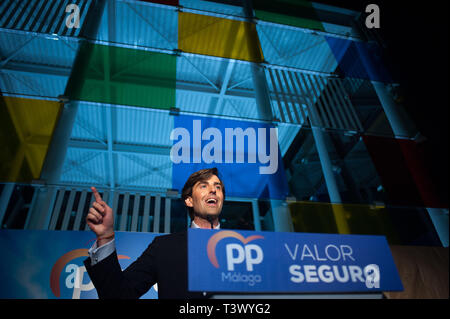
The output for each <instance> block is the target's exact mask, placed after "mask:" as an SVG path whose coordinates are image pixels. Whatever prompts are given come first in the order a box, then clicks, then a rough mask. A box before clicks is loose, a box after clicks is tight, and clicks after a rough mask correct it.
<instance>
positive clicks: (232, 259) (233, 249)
mask: <svg viewBox="0 0 450 319" xmlns="http://www.w3.org/2000/svg"><path fill="white" fill-rule="evenodd" d="M224 238H236V239H238V240H239V241H240V242H241V243H242V244H243V245H241V244H236V243H231V244H227V245H225V252H226V259H227V270H228V271H234V270H235V265H237V264H242V263H244V262H245V268H246V270H247V271H253V270H254V265H258V264H260V263H261V262H262V261H263V259H264V253H263V250H262V249H261V247H260V246H258V245H256V244H248V243H249V242H251V241H253V240H255V239H264V237H263V236H261V235H253V236H249V237H247V238H244V237H243V236H242V235H241V234H239V233H236V232H234V231H230V230H224V231H221V232H218V233H217V234H215V235H213V236H212V237H211V238H210V239H209V241H208V244H207V254H208V258H209V261H210V262H211V264H212V265H213V266H214V267H216V268H219V263H218V261H217V257H216V246H217V244H218V242H219V241H220V240H222V239H224Z"/></svg>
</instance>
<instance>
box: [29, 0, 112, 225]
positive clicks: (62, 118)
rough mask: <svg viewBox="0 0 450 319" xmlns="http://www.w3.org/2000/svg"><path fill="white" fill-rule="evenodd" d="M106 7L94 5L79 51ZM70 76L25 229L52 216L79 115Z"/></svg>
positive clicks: (99, 3)
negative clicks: (38, 188) (71, 92)
mask: <svg viewBox="0 0 450 319" xmlns="http://www.w3.org/2000/svg"><path fill="white" fill-rule="evenodd" d="M105 3H106V1H105V0H99V1H95V2H93V4H92V6H91V7H90V8H89V10H88V13H87V16H86V19H85V22H84V23H83V26H82V27H81V31H80V38H81V41H80V45H79V48H81V47H82V46H83V43H85V40H86V39H94V38H95V35H96V34H97V32H98V28H99V26H100V20H101V15H102V14H103V11H104V7H105ZM83 58H84V57H82V56H81V54H80V53H79V52H78V53H77V57H76V59H75V63H74V65H73V68H72V74H73V73H74V72H79V70H77V69H78V67H80V66H82V64H83V63H84V62H83ZM72 74H71V77H70V78H69V81H68V83H67V86H66V92H65V93H64V95H65V96H63V97H61V103H62V104H63V105H62V107H61V111H60V115H59V118H58V122H57V124H56V127H55V130H54V132H53V137H52V141H51V142H50V145H49V148H48V151H47V156H46V158H45V161H44V164H43V167H42V172H41V176H40V181H41V182H43V183H44V184H45V185H46V186H44V187H42V188H41V189H40V190H37V191H36V192H35V195H34V198H33V201H32V205H31V207H30V210H29V212H28V216H27V220H26V222H25V228H26V229H48V226H49V225H50V219H51V213H52V208H53V204H54V200H55V195H56V189H55V188H54V186H55V185H57V184H58V183H59V180H60V177H61V171H62V167H63V164H64V159H65V157H66V152H67V148H68V145H69V139H70V135H71V133H72V128H73V124H74V122H75V117H76V114H77V111H78V103H75V102H70V101H68V98H67V96H69V93H70V92H67V91H68V88H70V87H72V86H71V85H70V84H69V82H71V81H76V80H75V79H74V78H73V76H72Z"/></svg>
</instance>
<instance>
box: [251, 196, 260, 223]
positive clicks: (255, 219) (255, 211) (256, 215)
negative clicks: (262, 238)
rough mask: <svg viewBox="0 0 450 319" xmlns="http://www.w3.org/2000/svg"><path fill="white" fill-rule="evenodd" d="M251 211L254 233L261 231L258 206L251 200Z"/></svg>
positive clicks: (256, 202) (255, 200) (255, 201)
mask: <svg viewBox="0 0 450 319" xmlns="http://www.w3.org/2000/svg"><path fill="white" fill-rule="evenodd" d="M252 211H253V225H255V230H256V231H261V219H260V216H259V206H258V200H257V199H254V200H252Z"/></svg>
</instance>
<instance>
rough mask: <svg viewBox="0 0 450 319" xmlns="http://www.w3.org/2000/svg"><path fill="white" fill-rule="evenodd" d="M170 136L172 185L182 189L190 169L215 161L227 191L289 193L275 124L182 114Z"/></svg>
mask: <svg viewBox="0 0 450 319" xmlns="http://www.w3.org/2000/svg"><path fill="white" fill-rule="evenodd" d="M170 138H171V140H173V141H174V144H173V146H172V149H171V154H170V157H171V161H172V163H173V166H172V187H173V188H174V189H178V191H180V192H181V189H182V188H183V185H184V183H185V182H186V180H187V179H188V177H189V175H191V174H192V173H194V172H196V171H198V170H200V169H203V168H210V167H217V168H218V169H219V173H220V174H221V176H220V178H221V179H222V181H223V183H224V184H225V189H226V195H227V196H234V197H246V198H266V199H285V198H286V196H287V194H288V191H289V189H288V184H287V180H286V176H285V173H284V168H283V161H282V158H281V154H280V150H279V146H278V136H277V130H276V128H275V127H274V126H273V125H270V124H266V123H259V122H250V121H238V120H229V119H219V118H211V117H202V116H191V115H178V116H175V119H174V129H173V131H172V133H171V136H170Z"/></svg>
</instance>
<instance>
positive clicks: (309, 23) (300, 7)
mask: <svg viewBox="0 0 450 319" xmlns="http://www.w3.org/2000/svg"><path fill="white" fill-rule="evenodd" d="M253 7H254V9H255V14H256V17H257V18H258V19H260V20H264V21H268V22H274V23H279V24H285V25H291V26H295V27H301V28H307V29H313V30H319V31H325V28H324V27H323V25H322V23H321V22H320V20H319V18H318V17H317V14H316V11H315V9H314V8H313V7H312V5H311V2H309V1H289V0H258V1H254V4H253Z"/></svg>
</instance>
